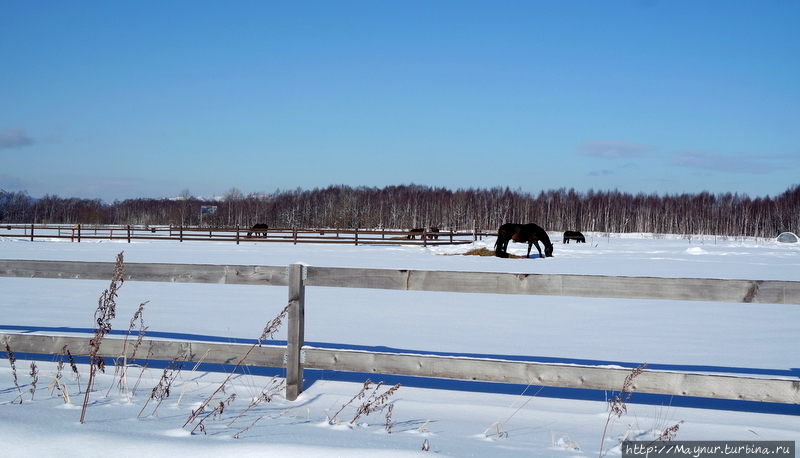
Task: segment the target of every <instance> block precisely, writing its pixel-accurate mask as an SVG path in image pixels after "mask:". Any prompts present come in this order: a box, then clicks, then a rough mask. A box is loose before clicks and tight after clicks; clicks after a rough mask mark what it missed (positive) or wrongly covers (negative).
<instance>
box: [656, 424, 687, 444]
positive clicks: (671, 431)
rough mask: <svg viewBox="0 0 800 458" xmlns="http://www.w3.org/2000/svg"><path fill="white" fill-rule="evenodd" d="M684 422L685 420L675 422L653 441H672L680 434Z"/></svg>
mask: <svg viewBox="0 0 800 458" xmlns="http://www.w3.org/2000/svg"><path fill="white" fill-rule="evenodd" d="M682 424H683V420H681V421H679V422H677V423H675V424H674V425H672V426H670V427H669V428H667V429H665V430H664V431H662V432H661V434H660V435H659V436H658V437H657V438H656V440H655V441H653V442H663V441H671V440H672V439H675V436H677V435H678V430H679V429H680V428H681V425H682Z"/></svg>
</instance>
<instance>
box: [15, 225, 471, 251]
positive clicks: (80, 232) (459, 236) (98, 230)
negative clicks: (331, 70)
mask: <svg viewBox="0 0 800 458" xmlns="http://www.w3.org/2000/svg"><path fill="white" fill-rule="evenodd" d="M0 235H1V236H5V237H18V238H25V239H29V240H31V241H33V240H35V239H37V238H38V239H69V240H70V241H72V242H81V241H83V240H121V241H127V242H128V243H130V242H131V241H133V240H176V241H179V242H190V241H211V242H235V243H237V244H239V243H242V242H259V243H260V242H291V243H294V244H297V243H336V244H350V245H353V244H355V245H363V244H378V245H380V244H395V245H396V244H400V243H402V244H404V245H424V246H427V245H452V244H461V243H471V242H473V241H475V240H477V239H478V238H481V237H484V236H485V235H487V234H486V233H485V232H483V231H478V230H476V229H471V230H468V231H441V232H427V231H425V232H423V233H419V232H412V231H403V230H391V229H309V228H302V229H298V228H275V229H272V228H270V229H267V230H265V231H264V232H263V234H261V233H260V234H252V233H251V230H250V228H247V227H182V226H130V225H129V226H119V225H117V226H109V225H81V224H75V225H51V224H4V225H2V226H0Z"/></svg>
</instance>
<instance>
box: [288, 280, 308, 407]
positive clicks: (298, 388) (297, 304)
mask: <svg viewBox="0 0 800 458" xmlns="http://www.w3.org/2000/svg"><path fill="white" fill-rule="evenodd" d="M287 274H288V275H287V276H288V283H289V319H288V329H287V332H288V336H287V338H286V399H287V400H289V401H294V400H295V399H297V396H298V395H300V393H302V392H303V362H304V359H305V358H303V354H302V348H303V345H304V344H305V315H306V312H305V296H306V288H305V284H304V283H303V281H304V280H305V277H306V276H307V275H308V269H307V268H306V267H305V266H303V265H302V264H292V265H290V266H289V267H288V268H287Z"/></svg>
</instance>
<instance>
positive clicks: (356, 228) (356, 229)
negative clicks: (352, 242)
mask: <svg viewBox="0 0 800 458" xmlns="http://www.w3.org/2000/svg"><path fill="white" fill-rule="evenodd" d="M355 234H356V246H358V228H356V232H355Z"/></svg>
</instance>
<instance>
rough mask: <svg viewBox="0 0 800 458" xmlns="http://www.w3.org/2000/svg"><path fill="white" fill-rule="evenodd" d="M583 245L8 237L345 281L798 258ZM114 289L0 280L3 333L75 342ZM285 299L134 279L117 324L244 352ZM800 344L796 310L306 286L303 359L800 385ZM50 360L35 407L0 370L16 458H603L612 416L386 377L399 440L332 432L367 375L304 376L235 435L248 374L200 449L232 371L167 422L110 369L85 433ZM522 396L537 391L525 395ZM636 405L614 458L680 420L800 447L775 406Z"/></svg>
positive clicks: (209, 378) (33, 246)
mask: <svg viewBox="0 0 800 458" xmlns="http://www.w3.org/2000/svg"><path fill="white" fill-rule="evenodd" d="M587 242H589V243H587V244H580V245H576V244H569V245H562V244H561V243H557V244H556V246H555V256H554V257H553V258H548V259H498V258H493V257H477V256H459V255H458V254H459V253H463V252H465V251H467V250H468V249H471V248H475V247H483V246H489V247H491V246H492V245H493V243H494V239H493V238H489V239H487V240H484V241H479V242H477V243H475V244H474V245H468V246H455V247H428V248H423V247H404V246H357V247H356V246H345V245H321V244H308V245H292V244H283V243H266V244H258V243H246V244H241V245H235V244H233V243H210V242H184V243H178V242H152V243H131V244H128V243H118V242H113V243H112V242H91V243H87V242H82V243H69V242H66V241H37V242H29V241H25V240H19V239H8V238H5V239H3V238H0V259H53V260H71V261H106V262H112V261H113V260H114V257H115V256H116V254H117V253H119V252H121V251H124V256H125V262H129V263H132V262H177V263H211V264H261V265H275V266H285V265H289V264H292V263H297V262H303V263H307V264H310V265H317V266H343V267H376V268H402V269H437V270H467V271H503V272H527V273H570V274H590V275H626V276H666V277H704V278H738V279H752V280H756V279H773V280H789V281H800V268H799V267H800V247H798V246H796V245H788V244H778V243H772V242H771V241H769V240H752V239H751V240H733V239H729V240H722V239H719V238H718V239H716V240H715V239H714V238H707V239H706V240H699V239H697V238H694V239H692V240H688V239H685V238H678V237H676V238H671V237H666V238H658V239H656V238H653V237H652V236H650V235H641V234H632V235H625V236H623V237H620V236H612V237H610V238H609V237H598V236H597V235H594V237H593V236H592V235H588V237H587ZM509 248H510V250H511V251H512V252H516V253H521V254H524V252H525V248H526V247H525V246H524V245H521V244H514V245H511V246H510V247H509ZM534 252H535V250H534ZM107 287H108V284H107V282H99V281H90V280H50V279H19V278H0V308H1V309H2V317H0V332H41V333H54V332H55V333H59V334H70V335H72V334H76V335H80V334H81V333H82V332H84V331H85V330H86V329H90V328H91V327H92V319H93V318H92V317H93V313H94V310H95V308H96V306H97V299H98V297H99V295H100V293H101V292H102V291H103V290H104V289H106V288H107ZM286 298H287V291H286V289H285V288H281V287H258V286H234V285H206V284H169V283H145V282H126V283H125V284H124V286H123V287H122V290H121V295H120V298H119V300H118V309H117V318H116V321H115V323H114V326H115V329H119V330H122V329H127V327H128V322H129V321H130V317H132V316H133V313H134V311H135V310H136V308H137V307H138V305H139V304H140V303H142V302H144V301H150V302H149V303H148V304H147V305H146V306H145V311H144V321H145V325H146V326H148V327H149V329H148V333H151V334H155V333H160V334H163V335H165V336H176V335H179V334H194V335H201V336H212V337H214V338H222V339H225V340H230V341H247V340H252V339H254V338H256V337H258V335H260V333H261V331H262V329H263V328H264V325H265V324H266V323H267V322H268V321H269V320H271V319H272V318H273V317H275V316H276V315H277V314H278V312H279V311H280V310H281V309H282V308H283V307H284V306H285V303H286ZM53 328H58V329H57V330H56V329H53ZM798 336H800V306H798V305H742V304H728V303H704V302H677V301H643V300H618V299H586V298H564V297H536V296H513V295H512V296H504V295H489V294H457V293H428V292H409V291H382V290H352V289H336V288H307V290H306V342H307V343H308V344H309V345H315V344H320V345H326V346H347V347H348V348H349V347H356V348H360V347H366V348H374V347H388V348H389V349H392V350H398V351H414V352H426V353H433V352H437V353H438V352H441V353H449V354H458V355H492V356H500V357H514V358H529V359H533V360H547V361H553V360H554V361H559V362H567V363H569V362H580V363H589V364H617V365H625V366H628V367H633V366H635V365H638V364H641V363H645V362H647V363H648V364H650V365H651V367H652V366H653V365H662V366H665V367H670V368H678V369H680V368H684V369H690V368H694V369H697V368H701V369H702V370H704V371H714V372H735V373H747V374H763V375H765V376H779V377H782V378H785V377H792V378H800V377H798V371H800V369H798V367H800V366H798V359H797V358H798V356H797V350H796V349H797V338H798ZM276 339H279V340H280V339H285V334H283V335H282V334H281V333H279V334H278V335H276ZM12 350H13V349H12ZM56 359H57V358H53V359H48V360H47V361H39V362H37V365H38V369H39V381H38V383H37V386H36V390H35V395H34V397H33V400H31V393H30V389H31V388H32V378H31V376H30V375H29V374H28V372H29V371H30V361H23V360H21V359H20V360H18V361H17V362H16V366H17V371H16V372H17V377H18V383H19V386H20V390H21V392H20V390H18V389H17V388H16V387H15V385H14V380H13V378H12V377H13V373H12V371H11V369H10V366H9V361H8V360H7V359H4V360H3V361H2V362H0V422H1V423H2V428H0V440H2V443H3V449H4V451H3V453H2V455H3V456H6V455H8V456H76V457H78V456H80V457H88V456H107V455H108V454H109V453H114V454H116V455H122V456H175V455H177V454H184V453H188V454H199V453H208V454H210V455H212V454H213V455H221V456H237V457H248V456H264V455H270V456H272V455H279V456H303V457H306V456H308V457H314V456H325V457H327V456H356V457H358V456H370V457H371V456H410V455H415V454H421V455H420V456H427V453H438V454H440V455H443V456H481V457H486V456H489V457H491V456H498V457H501V456H502V457H507V456H512V457H513V456H524V457H534V456H597V455H598V454H599V453H600V450H601V439H602V437H603V428H604V426H605V425H606V420H607V418H608V406H607V403H605V402H604V401H603V399H604V398H605V397H606V396H607V394H605V393H589V394H586V395H585V396H584V395H578V397H581V398H582V399H559V398H555V397H550V396H553V395H559V393H558V392H555V394H554V393H553V392H552V391H547V390H542V391H539V388H538V387H524V386H497V385H489V384H470V383H468V382H441V381H435V380H425V379H420V380H414V379H409V378H405V379H400V378H393V377H390V376H386V377H381V378H380V379H379V378H378V377H375V376H373V377H372V379H373V382H378V381H381V380H384V381H386V382H387V384H393V383H396V382H398V381H399V382H400V383H402V384H403V386H402V387H401V388H400V389H399V390H398V391H397V392H396V393H395V394H394V395H393V396H391V397H390V398H389V401H390V402H391V403H393V404H394V408H393V411H392V415H391V422H392V423H393V427H392V428H391V431H390V432H387V431H386V425H385V423H386V413H387V411H386V410H384V411H383V412H376V413H373V414H371V415H369V416H367V417H361V418H359V419H358V421H356V423H355V424H354V425H350V424H349V421H350V420H351V419H352V418H353V417H354V416H355V408H354V407H348V408H345V409H344V410H343V411H342V413H340V414H339V417H338V418H340V419H342V420H343V421H342V422H341V423H340V424H338V425H331V424H329V423H328V422H326V417H329V416H332V415H333V414H334V413H335V412H336V411H338V410H339V409H340V408H341V406H342V405H343V404H345V403H347V401H349V400H350V399H351V398H352V397H353V396H355V395H356V394H357V393H358V392H359V390H360V388H361V386H362V383H363V382H364V381H365V380H366V377H367V376H365V375H362V374H342V373H330V372H326V373H310V372H311V371H307V372H309V373H307V374H306V375H307V377H308V380H307V386H306V391H305V392H304V393H303V394H302V395H301V397H300V398H299V399H298V400H296V401H294V402H288V401H286V400H284V399H283V398H282V397H280V396H277V397H275V398H274V399H273V400H272V402H270V403H265V404H261V405H259V406H257V407H256V408H254V409H252V410H250V411H248V412H246V413H245V414H244V415H242V416H241V417H240V418H238V419H236V420H235V421H234V422H233V423H231V420H233V419H234V417H236V416H237V415H239V414H240V413H242V412H243V411H244V410H245V408H246V407H247V405H248V404H249V401H250V399H251V398H252V397H254V396H258V394H259V393H260V392H261V390H263V389H264V388H265V387H267V386H268V385H269V383H270V381H271V377H268V376H263V375H254V374H247V375H246V374H239V375H237V376H235V377H234V378H233V379H232V380H230V381H229V382H228V383H227V384H226V387H225V394H219V395H218V396H217V397H216V398H215V399H216V400H220V401H222V400H225V399H226V398H227V397H228V396H230V395H231V394H234V393H235V394H236V395H237V398H236V400H235V401H233V402H232V403H231V404H230V405H229V406H227V408H226V410H225V412H223V414H222V415H221V416H219V418H216V419H214V418H209V419H208V420H206V421H205V422H204V426H205V434H203V433H201V432H200V431H199V430H196V431H195V434H190V433H189V430H190V429H191V428H193V427H194V425H195V424H196V423H195V424H190V425H188V426H187V427H185V428H182V426H183V424H184V423H185V422H186V420H187V418H188V416H189V415H190V413H191V410H192V409H193V408H197V406H198V405H199V404H200V403H201V402H202V401H203V400H205V399H206V398H207V397H208V396H209V395H210V394H211V393H212V392H213V391H214V390H215V389H216V388H217V387H219V386H220V384H221V383H222V381H223V380H224V378H225V374H224V373H219V372H217V373H215V372H195V373H191V369H192V368H191V367H184V368H183V369H182V370H181V371H180V372H179V373H178V375H177V378H176V380H175V382H174V385H173V386H172V389H171V394H170V397H169V398H167V399H166V400H164V402H163V403H162V404H161V406H159V407H158V409H157V411H156V412H155V413H152V410H153V404H154V402H153V401H151V402H150V403H149V404H148V407H147V408H145V410H144V412H143V413H142V415H141V416H140V417H139V418H137V415H139V412H140V411H141V410H142V408H143V406H144V405H145V403H146V402H147V400H148V398H149V395H150V391H151V389H152V388H153V387H154V386H156V384H157V383H158V380H159V379H160V377H161V375H162V371H161V370H160V369H155V368H153V369H147V370H145V371H143V380H142V382H141V383H140V386H139V388H138V389H137V391H136V392H135V393H134V395H133V396H132V397H131V396H129V395H130V392H125V393H120V390H119V389H117V388H115V387H114V379H113V378H112V377H113V370H112V371H107V372H108V373H107V374H105V375H104V376H102V377H100V379H99V380H98V383H97V385H96V387H97V391H96V392H93V393H91V398H90V399H91V404H90V405H89V408H88V410H87V414H86V422H85V423H84V424H80V423H79V422H78V419H79V416H80V405H81V402H82V399H83V395H82V393H80V394H79V392H80V391H81V390H82V389H83V388H84V387H85V381H86V377H87V374H88V371H87V368H86V367H82V371H83V372H84V373H83V375H82V378H81V381H80V386H79V384H78V383H77V381H76V380H75V378H74V377H72V376H71V375H70V374H69V373H68V372H69V371H68V370H65V372H64V376H63V377H62V379H63V380H65V381H66V382H67V386H68V388H69V390H70V393H72V399H71V403H69V404H65V403H64V400H63V399H62V398H59V397H58V396H57V395H56V394H51V393H50V391H49V390H48V389H47V386H48V384H50V383H51V382H52V380H53V378H54V374H55V373H56V371H57V369H56ZM137 376H138V371H137ZM359 377H360V378H359ZM383 389H385V387H383V388H382V390H381V391H383ZM523 392H524V393H525V395H524V396H520V394H522V393H523ZM20 394H21V395H22V397H21V399H22V400H23V402H22V403H21V404H19V403H18V402H19V399H20V398H19V397H20ZM562 394H563V393H562ZM565 395H570V396H573V397H574V396H575V395H574V393H572V394H570V393H567V394H565ZM637 397H639V398H640V399H644V398H646V396H644V395H637V394H634V395H633V397H632V398H631V402H630V403H629V404H628V413H627V414H626V415H624V416H623V417H622V418H620V419H619V420H617V421H616V422H614V423H613V425H612V426H613V428H612V430H611V431H610V433H607V434H606V438H605V439H606V440H605V442H604V443H603V444H602V447H603V451H605V452H608V454H609V455H611V456H613V455H619V453H620V452H619V448H618V447H617V448H614V446H615V445H616V444H618V443H619V441H620V440H621V439H622V438H623V437H625V436H627V437H628V438H645V437H648V436H649V435H650V434H651V431H653V430H663V429H664V428H666V427H669V426H672V425H674V424H676V423H678V422H679V421H683V422H684V423H682V424H681V425H680V430H679V432H678V435H677V439H682V440H794V441H797V440H800V414H799V411H798V409H797V408H793V407H791V406H790V408H789V409H786V408H782V409H781V408H779V409H770V408H767V409H762V408H759V406H753V405H750V404H746V403H742V404H736V403H727V404H724V405H723V404H720V405H718V406H721V407H722V409H704V408H697V407H696V405H702V404H701V403H698V402H695V401H694V400H691V399H688V400H687V399H685V398H684V399H680V398H675V399H669V398H658V399H655V400H653V399H648V401H647V402H655V403H656V404H662V405H653V404H638V403H636V401H637ZM587 399H588V400H587ZM15 401H16V403H15ZM353 404H354V405H357V404H358V403H353ZM683 406H690V407H683ZM768 407H769V406H768ZM795 407H796V406H795ZM723 409H724V410H723ZM730 409H733V410H730ZM763 412H770V413H763ZM774 412H779V413H774ZM254 422H255V424H254V425H253V423H254ZM251 425H252V426H251ZM237 433H239V434H238V435H237ZM498 433H499V434H498ZM234 436H236V437H237V438H234ZM425 441H427V443H428V444H429V446H430V450H429V451H428V452H425V451H422V445H423V443H424V442H425ZM112 450H113V452H112Z"/></svg>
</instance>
